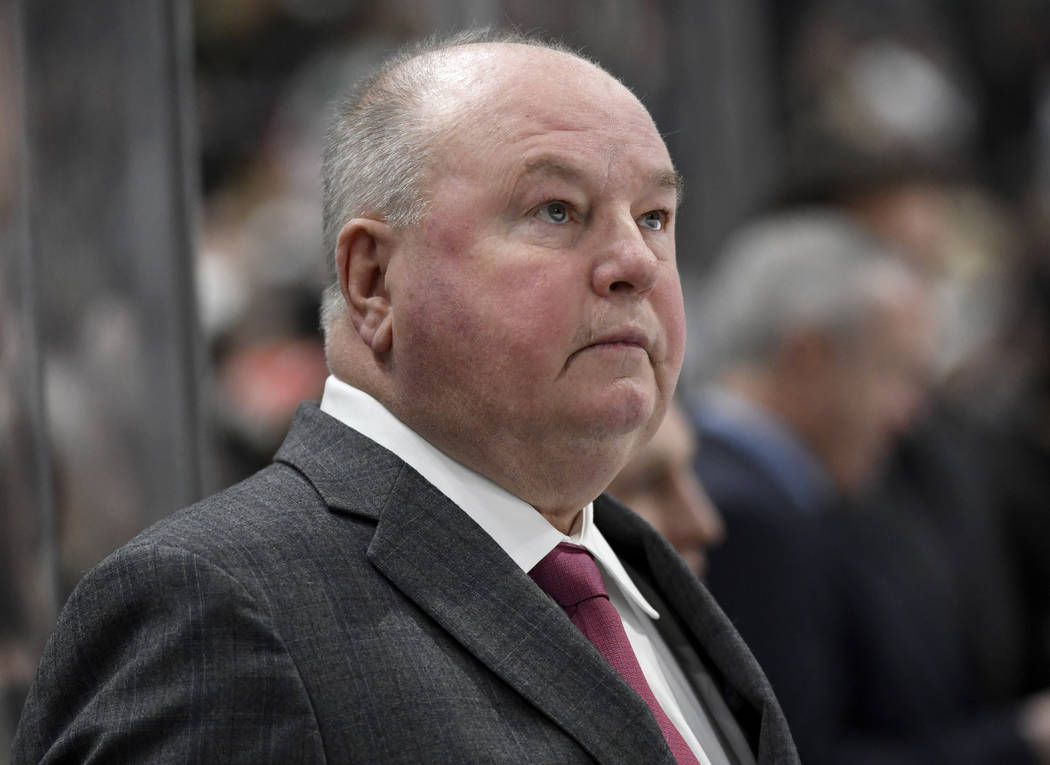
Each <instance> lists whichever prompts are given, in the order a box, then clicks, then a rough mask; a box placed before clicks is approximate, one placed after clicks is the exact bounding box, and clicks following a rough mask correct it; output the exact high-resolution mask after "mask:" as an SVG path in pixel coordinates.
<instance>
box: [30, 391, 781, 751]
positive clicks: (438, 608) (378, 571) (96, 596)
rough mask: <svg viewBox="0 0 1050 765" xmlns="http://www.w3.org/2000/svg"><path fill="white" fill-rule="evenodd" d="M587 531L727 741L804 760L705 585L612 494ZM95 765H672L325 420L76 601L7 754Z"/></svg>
mask: <svg viewBox="0 0 1050 765" xmlns="http://www.w3.org/2000/svg"><path fill="white" fill-rule="evenodd" d="M595 517H596V522H597V523H598V526H599V527H600V528H601V530H602V533H603V534H604V535H605V536H606V538H607V539H608V540H609V542H610V544H611V545H612V546H613V547H614V549H616V551H617V554H618V555H619V556H620V557H621V559H622V560H623V562H624V564H625V566H627V567H628V569H629V570H630V571H632V575H633V576H635V577H636V579H637V581H638V583H639V585H640V586H641V587H642V588H643V592H645V593H646V594H647V595H651V596H653V597H654V598H655V599H656V601H657V607H658V608H660V609H661V613H662V614H663V615H664V616H663V618H661V619H660V621H659V622H658V624H660V626H661V630H667V632H666V634H667V637H668V642H669V645H671V646H672V649H673V650H676V651H678V652H679V656H680V657H681V663H682V665H683V667H684V668H685V669H686V671H687V673H688V674H689V675H690V676H691V679H693V681H694V683H695V684H696V688H697V691H698V693H699V695H700V696H701V698H706V699H708V701H709V703H711V704H712V705H713V706H712V708H713V709H714V710H715V711H714V712H713V714H714V716H715V717H716V719H717V718H718V717H719V713H718V711H717V709H718V707H719V703H720V702H719V700H718V699H710V693H711V692H712V689H718V691H719V693H720V695H721V697H722V698H724V699H725V702H726V704H727V705H728V708H729V709H731V710H732V715H733V716H734V717H735V721H736V722H738V723H739V728H737V727H736V726H735V725H734V724H733V721H732V720H729V721H726V720H723V721H722V722H723V723H725V724H727V725H726V728H727V730H728V733H727V734H726V735H727V739H726V740H727V746H728V747H729V748H732V741H733V740H734V735H735V736H736V739H737V740H742V739H743V738H746V739H747V740H748V741H749V742H750V744H751V746H752V747H753V748H754V750H755V751H757V756H756V758H755V759H756V760H757V762H759V763H761V764H762V765H774V763H775V764H776V765H790V764H792V763H796V762H797V761H798V760H797V757H796V755H795V752H794V747H793V744H792V742H791V737H790V734H789V733H788V730H787V727H786V723H785V721H784V718H783V716H782V715H781V713H780V710H779V708H778V706H777V703H776V701H775V699H774V698H773V695H772V692H771V690H770V688H769V686H768V684H767V682H766V680H765V678H764V676H763V675H762V672H761V671H760V670H759V668H758V666H757V665H756V664H755V662H754V660H753V658H752V657H751V654H750V653H749V652H748V650H747V649H746V648H745V647H744V645H743V643H742V642H741V641H740V639H739V637H738V636H737V634H736V632H735V631H734V630H733V628H732V627H731V626H730V625H729V624H728V622H727V621H726V620H725V618H724V617H723V615H722V614H721V612H720V610H719V609H718V607H717V606H716V605H715V604H714V602H713V601H712V600H711V598H710V596H709V595H708V593H707V591H706V590H704V589H703V588H702V587H701V586H700V585H699V584H698V583H697V581H696V580H695V577H693V576H692V575H691V574H690V572H689V571H688V569H687V568H686V567H685V566H684V564H682V563H681V562H680V560H679V559H678V557H677V556H676V555H675V554H674V553H673V551H672V550H671V548H670V547H669V546H668V545H667V544H666V542H664V541H663V540H662V539H661V538H660V537H658V536H657V535H656V534H655V532H653V531H652V529H651V528H650V527H648V526H647V525H646V524H644V522H642V521H641V520H640V519H639V518H637V516H635V515H634V514H632V513H630V512H629V511H627V510H626V509H625V508H623V506H621V505H619V504H618V503H616V502H614V501H612V500H609V499H607V498H604V497H603V498H600V499H599V500H598V501H596V503H595ZM676 631H677V633H678V634H677V636H676V635H675V634H674V633H675V632H676ZM734 731H735V734H734ZM102 761H105V762H207V763H212V762H244V763H265V762H273V763H298V762H311V763H313V762H339V763H342V762H362V763H393V762H399V763H480V762H491V763H530V764H535V763H552V764H553V763H558V765H562V764H564V763H573V762H579V763H583V762H594V761H597V762H601V763H610V764H611V763H621V764H622V765H636V764H638V763H671V762H673V760H672V758H671V755H670V752H669V751H668V749H667V746H666V744H665V743H664V740H663V737H662V735H661V734H660V731H659V729H658V727H657V726H656V723H655V722H654V720H653V718H652V715H651V713H650V712H649V709H648V707H647V706H646V704H645V702H644V701H642V700H641V699H640V698H639V697H638V696H637V694H635V693H634V692H633V691H632V690H631V689H630V688H629V686H627V684H626V683H625V682H624V681H623V680H622V679H621V678H620V676H619V675H617V674H616V672H615V671H614V670H613V669H612V668H611V667H610V666H609V665H608V664H607V663H606V662H605V660H604V659H603V658H602V657H601V655H600V654H599V653H598V652H597V651H596V650H595V649H594V647H593V646H592V645H591V644H590V643H589V642H588V641H587V639H586V638H585V637H584V636H583V635H582V634H581V633H580V632H579V631H578V630H577V629H576V628H575V627H574V626H573V625H572V623H571V622H570V621H569V620H568V619H567V618H566V616H565V614H564V612H563V611H562V610H561V609H560V608H559V607H558V606H557V605H556V604H555V603H554V602H553V601H552V600H551V599H550V598H548V597H547V596H546V595H545V594H544V593H543V592H542V591H541V590H540V589H539V588H538V587H537V586H536V585H535V584H534V583H533V582H532V580H531V579H529V577H528V576H527V575H526V574H525V573H524V572H523V571H521V569H520V568H518V567H517V566H516V565H515V564H514V562H513V561H512V560H511V559H510V557H509V556H507V554H506V553H505V552H504V551H503V550H502V549H501V548H500V547H499V546H498V545H497V544H496V543H495V542H494V541H493V540H492V539H491V538H490V537H489V536H488V535H487V534H485V532H484V531H482V530H481V529H480V528H479V527H478V526H477V525H476V524H475V523H474V522H473V521H472V520H471V519H470V518H469V517H468V516H467V515H466V514H465V513H464V512H463V511H462V510H460V509H459V508H458V507H456V506H455V505H454V504H453V503H451V502H450V501H449V500H448V499H447V498H446V497H444V496H443V495H442V494H441V493H440V492H439V491H438V490H437V489H435V488H434V487H433V486H432V485H431V484H429V483H427V482H426V481H425V480H424V479H423V478H422V477H420V476H419V474H418V473H416V472H415V471H414V470H413V469H412V468H410V467H409V466H407V465H406V464H405V463H404V462H403V461H402V460H401V459H400V458H398V457H397V456H395V455H393V454H391V453H390V452H388V451H387V450H385V449H383V448H381V447H379V446H378V445H376V444H375V443H374V442H372V441H370V440H369V439H367V438H364V437H363V436H361V435H360V434H358V433H356V432H355V431H353V430H351V429H350V428H347V427H346V426H344V425H342V424H340V423H339V422H337V421H336V420H334V419H332V418H330V417H329V416H327V415H325V414H323V413H321V412H320V411H319V410H318V409H317V408H316V406H312V405H307V406H304V407H303V408H301V409H300V412H299V414H298V415H297V418H296V422H295V423H294V424H293V427H292V430H291V432H290V433H289V436H288V438H287V439H286V441H285V443H284V445H283V446H282V447H281V450H280V451H279V453H278V455H277V458H276V460H275V463H274V464H273V465H271V466H270V467H268V468H267V469H265V470H263V471H261V472H260V473H258V474H256V475H255V476H253V477H252V478H249V479H248V480H247V481H245V482H243V483H241V484H239V485H237V486H235V487H233V488H231V489H228V490H227V491H225V492H223V493H221V494H219V495H216V496H215V497H211V498H209V499H207V500H205V501H203V502H201V503H199V504H198V505H196V506H194V507H192V508H189V509H188V510H186V511H183V512H180V513H178V514H176V515H174V516H172V517H171V518H168V519H166V520H165V521H162V522H161V523H160V524H158V525H157V526H155V527H153V528H152V529H150V530H148V531H146V532H144V533H143V534H142V535H140V536H139V537H138V538H137V539H136V540H134V541H133V542H132V543H130V544H129V545H128V546H126V547H124V548H123V549H121V550H119V551H118V552H116V553H115V554H114V555H112V556H110V558H108V559H107V560H106V561H104V562H103V563H102V564H101V565H100V566H99V567H98V568H97V569H95V570H94V571H93V572H91V573H90V574H88V575H87V576H86V577H85V579H84V580H83V582H82V583H81V584H80V585H79V586H78V587H77V589H76V591H75V592H74V594H73V595H72V597H71V598H70V601H69V603H68V604H67V606H66V608H65V609H64V610H63V613H62V615H61V616H60V618H59V622H58V625H57V627H56V629H55V632H54V633H53V635H52V637H51V639H50V640H49V642H48V645H47V647H46V649H45V653H44V658H43V661H42V663H41V668H40V670H39V672H38V675H37V678H36V680H35V682H34V685H33V688H32V689H31V691H30V696H29V699H28V701H27V703H26V707H25V711H24V714H23V717H22V721H21V723H20V727H19V730H18V732H17V733H16V737H15V745H14V762H15V763H30V762H32V763H36V762H102Z"/></svg>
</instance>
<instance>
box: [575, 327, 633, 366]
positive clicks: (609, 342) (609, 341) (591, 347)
mask: <svg viewBox="0 0 1050 765" xmlns="http://www.w3.org/2000/svg"><path fill="white" fill-rule="evenodd" d="M651 346H652V340H650V338H649V335H648V334H647V333H646V332H645V331H644V330H642V329H640V328H639V327H633V326H632V327H621V328H619V329H615V330H610V331H608V332H603V333H601V334H599V335H597V336H596V337H594V338H589V342H587V343H585V344H584V345H581V346H580V347H579V348H577V349H576V350H575V351H574V352H573V353H572V355H571V356H570V357H569V361H572V359H574V358H575V357H576V356H578V355H580V354H582V353H585V352H588V351H595V352H599V353H602V352H612V353H624V352H630V351H632V350H638V351H642V352H643V353H645V354H646V355H648V354H649V349H650V347H651Z"/></svg>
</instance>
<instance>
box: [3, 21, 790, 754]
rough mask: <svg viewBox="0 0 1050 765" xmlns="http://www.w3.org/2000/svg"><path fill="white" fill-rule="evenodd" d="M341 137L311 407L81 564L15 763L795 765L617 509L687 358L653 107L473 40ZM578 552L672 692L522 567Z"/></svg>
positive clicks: (414, 73)
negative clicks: (250, 468) (321, 344)
mask: <svg viewBox="0 0 1050 765" xmlns="http://www.w3.org/2000/svg"><path fill="white" fill-rule="evenodd" d="M327 140H328V144H327V148H326V155H325V161H324V174H325V178H324V182H325V211H324V212H325V230H326V237H327V241H328V243H329V244H330V247H331V251H332V252H334V256H335V257H334V261H335V271H336V279H335V281H334V283H333V286H332V287H331V288H330V289H329V290H328V292H327V293H326V296H325V303H324V310H323V323H324V327H325V333H326V346H327V356H328V363H329V367H330V370H331V373H332V375H331V377H330V378H329V380H328V382H327V385H326V388H325V392H324V397H323V399H322V401H321V404H320V407H318V406H315V405H309V404H308V405H304V406H303V407H302V408H301V409H300V411H299V412H298V414H297V417H296V420H295V422H294V424H293V425H292V428H291V431H290V433H289V435H288V437H287V439H286V441H285V443H284V444H283V446H282V447H281V449H280V451H279V452H278V454H277V456H276V458H275V461H274V464H273V465H271V466H270V467H268V468H266V469H265V470H263V471H261V472H260V473H258V474H256V475H255V476H253V477H251V478H249V479H248V480H247V481H245V482H243V483H241V484H239V485H237V486H235V487H233V488H231V489H229V490H227V491H225V492H223V493H221V494H219V495H217V496H214V497H211V498H209V499H206V500H204V501H203V502H201V503H199V504H198V505H196V506H194V507H191V508H189V509H187V510H185V511H182V512H180V513H177V514H175V515H174V516H172V517H171V518H169V519H167V520H165V521H164V522H162V523H160V524H158V525H157V526H155V527H153V528H152V529H150V530H148V531H146V532H145V533H144V534H142V535H140V536H139V537H138V538H137V539H136V540H134V541H133V542H131V543H130V544H129V545H127V546H126V547H124V548H123V549H121V550H119V551H118V552H117V553H115V554H114V555H112V556H110V558H108V559H107V560H106V561H105V562H103V563H102V564H101V565H100V566H99V567H98V568H97V569H96V570H94V571H93V572H92V573H90V574H88V576H86V577H85V579H84V580H83V582H82V583H81V584H80V586H79V587H78V588H77V590H76V592H75V593H74V594H73V596H72V597H71V599H70V602H69V603H68V604H67V606H66V608H65V609H64V612H63V614H62V616H61V618H60V620H59V624H58V626H57V628H56V630H55V632H54V634H53V636H52V638H51V640H50V641H49V643H48V646H47V648H46V651H45V654H44V658H43V661H42V664H41V667H40V670H39V673H38V675H37V677H36V680H35V683H34V687H33V689H32V691H31V692H30V697H29V700H28V702H27V705H26V709H25V712H24V715H23V718H22V721H21V724H20V727H19V730H18V733H17V734H16V741H15V748H14V760H15V762H18V763H23V762H60V761H61V762H67V761H90V762H102V761H106V762H109V761H117V762H145V761H164V762H245V763H261V762H275V763H277V762H279V763H293V762H365V763H387V762H390V763H393V762H399V763H461V762H470V763H473V762H499V763H559V764H560V763H573V762H579V763H583V762H595V761H596V762H601V763H623V764H624V765H626V764H627V763H670V762H675V761H676V759H675V756H674V755H672V753H671V747H672V746H674V745H672V744H669V742H670V741H671V740H672V736H676V737H678V738H677V741H679V742H684V747H685V749H678V750H676V751H679V755H678V759H677V761H678V762H702V763H751V762H758V763H766V764H770V765H771V764H772V763H778V764H780V763H785V764H790V763H795V762H797V757H796V755H795V752H794V746H793V744H792V742H791V737H790V734H789V733H788V730H787V727H786V724H785V722H784V719H783V716H782V714H781V712H780V710H779V708H778V706H777V703H776V701H775V699H774V697H773V695H772V692H771V691H770V688H769V686H768V684H767V682H766V680H765V678H764V676H763V675H762V672H761V670H760V669H759V668H758V666H757V665H756V664H755V662H754V660H753V658H752V657H751V655H750V653H749V652H748V651H747V649H746V648H745V646H744V645H743V644H742V642H741V641H740V639H739V638H738V636H737V635H736V633H735V632H734V630H733V629H732V627H731V626H730V625H729V624H728V622H727V621H726V620H725V618H724V617H723V616H722V614H721V612H720V611H719V610H718V608H717V606H716V605H715V604H714V603H713V601H712V600H711V598H710V596H709V595H708V594H707V592H706V590H704V589H703V588H702V587H701V585H700V584H699V582H698V581H697V579H696V578H695V576H693V575H692V573H691V572H690V571H689V570H688V569H687V568H686V566H685V565H684V564H683V563H682V561H681V559H680V558H678V557H677V556H676V555H675V553H674V552H673V550H672V549H671V548H670V546H669V545H668V544H667V543H666V542H665V541H664V540H663V539H662V538H660V537H659V536H658V535H657V534H655V532H653V530H652V529H651V528H650V527H649V526H648V525H647V524H645V523H644V522H643V521H642V520H641V519H639V518H638V517H637V516H635V515H634V514H633V513H631V512H630V511H628V510H627V509H626V508H625V507H623V506H622V505H620V504H618V503H617V502H615V501H614V500H611V499H609V498H607V497H605V496H600V495H601V492H602V491H603V489H604V488H605V486H606V485H607V484H608V483H609V481H610V480H611V479H612V478H613V476H614V475H616V473H617V471H618V470H619V469H620V467H622V466H623V465H624V463H625V462H626V461H627V459H628V458H629V457H630V456H631V454H632V453H633V452H634V451H635V450H636V449H638V448H639V446H640V445H641V444H644V443H645V441H646V440H647V439H648V438H649V437H650V436H651V435H652V433H653V432H654V431H655V430H656V428H657V426H658V425H659V423H660V421H661V419H662V417H663V414H664V411H665V408H666V406H667V404H668V401H669V399H670V397H671V394H672V391H673V389H674V386H675V382H676V380H677V377H678V373H679V368H680V366H681V361H682V352H683V340H684V338H683V335H684V329H683V328H684V318H683V310H682V296H681V288H680V285H679V281H678V275H677V271H676V267H675V247H674V219H675V210H676V205H677V202H678V195H679V190H680V184H679V180H678V176H677V174H676V173H675V171H674V169H673V167H672V164H671V160H670V157H669V156H668V153H667V149H666V148H665V146H664V144H663V141H662V140H661V138H660V135H659V133H657V131H656V128H655V126H654V125H653V122H652V119H651V118H650V116H649V114H648V113H647V112H646V110H645V109H644V108H643V107H642V105H641V104H640V103H639V102H638V100H637V99H636V98H635V97H634V96H633V95H632V94H631V93H630V92H629V91H628V90H627V89H626V88H625V87H623V86H622V85H621V84H620V83H619V82H618V81H616V80H614V79H613V78H612V77H610V76H609V75H608V74H607V73H605V72H604V71H603V70H601V69H600V68H598V67H597V66H595V65H594V64H592V63H589V62H587V61H585V60H583V59H581V58H579V57H577V56H575V55H573V54H571V53H568V52H566V51H563V50H559V49H556V48H552V47H548V46H545V45H540V44H538V43H535V42H532V41H524V40H512V39H509V38H501V39H499V40H493V39H487V38H483V37H475V38H469V37H464V38H457V39H453V40H452V41H450V42H446V43H443V44H437V45H432V46H429V47H427V48H423V49H418V50H415V51H412V52H410V53H408V54H402V55H401V56H399V57H397V58H395V59H393V60H392V61H390V62H388V63H387V64H386V65H385V66H384V67H383V68H381V69H380V70H379V72H378V73H377V74H376V75H374V76H373V77H372V78H371V79H369V80H368V81H367V82H365V83H364V84H363V85H362V86H361V87H360V88H359V89H358V91H357V92H356V93H355V94H354V95H353V96H352V97H351V98H350V99H349V100H348V101H347V102H346V104H345V106H344V108H343V109H342V110H341V111H340V112H339V113H338V115H337V116H336V118H335V120H334V123H333V126H332V128H331V130H330V132H329V135H328V139H327ZM567 540H569V541H572V542H574V543H575V544H577V545H579V546H582V547H584V548H586V550H587V551H588V552H589V554H590V556H589V557H588V559H590V557H593V560H594V561H596V562H597V567H598V569H599V570H600V572H601V580H603V581H604V584H605V588H606V590H607V592H608V602H611V604H612V605H613V606H615V608H616V612H617V613H618V615H619V617H620V620H622V625H621V624H620V622H619V621H617V624H616V625H615V626H616V628H618V629H619V630H620V633H621V634H626V636H627V638H628V640H629V642H630V647H631V649H632V652H633V654H634V655H635V657H636V658H637V665H638V666H639V667H640V670H641V672H642V673H643V674H644V680H645V681H646V682H647V686H646V690H647V691H648V690H650V689H651V694H649V695H651V697H652V698H654V699H655V702H653V703H649V702H647V701H646V700H643V696H642V695H640V693H641V692H640V691H637V692H636V690H635V687H636V686H634V685H629V684H628V681H627V680H625V677H626V675H624V676H621V674H618V673H617V671H616V670H614V669H613V666H612V665H611V664H610V663H609V662H608V661H606V659H605V658H604V655H603V653H601V652H600V650H601V649H600V648H598V647H597V646H599V643H600V641H598V640H595V641H594V642H593V643H592V641H591V640H589V639H588V637H587V636H585V634H584V632H582V631H581V630H582V629H583V628H582V627H581V628H580V629H578V628H577V627H576V626H575V625H574V623H573V622H572V621H570V619H569V618H568V616H567V614H566V611H564V610H563V609H562V607H561V606H559V605H558V604H557V603H556V602H555V601H554V600H553V599H552V598H551V597H549V596H548V595H547V594H546V593H545V592H544V590H543V589H541V588H540V587H539V586H538V585H537V584H536V583H535V582H534V581H533V580H532V579H531V578H530V576H529V573H528V572H529V571H530V570H532V569H533V567H534V566H536V565H537V563H539V562H540V561H541V559H546V558H548V557H549V555H548V554H550V553H552V551H554V550H555V548H557V547H558V546H559V544H560V543H563V542H565V541H567ZM591 565H592V567H593V564H591ZM599 600H602V599H601V598H599ZM581 607H582V606H581ZM632 682H634V681H632ZM656 705H658V707H659V710H658V709H657V706H656ZM658 717H660V718H661V720H662V721H661V722H658ZM667 720H669V721H670V724H671V725H673V728H674V731H672V734H667V733H666V732H665V729H664V727H661V726H663V725H664V723H665V722H666V721H667ZM682 752H684V754H683V753H682Z"/></svg>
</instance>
